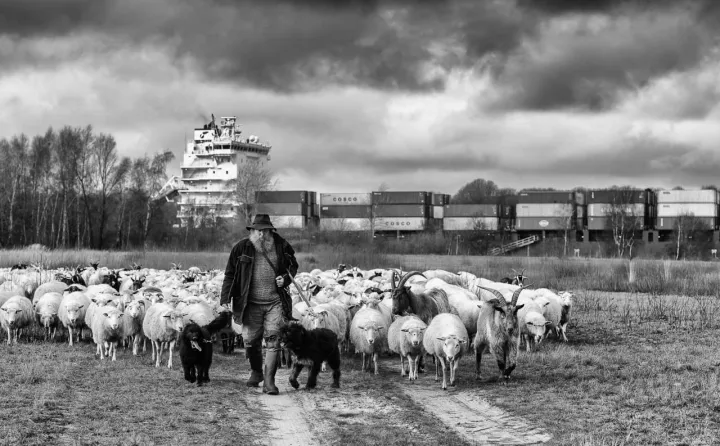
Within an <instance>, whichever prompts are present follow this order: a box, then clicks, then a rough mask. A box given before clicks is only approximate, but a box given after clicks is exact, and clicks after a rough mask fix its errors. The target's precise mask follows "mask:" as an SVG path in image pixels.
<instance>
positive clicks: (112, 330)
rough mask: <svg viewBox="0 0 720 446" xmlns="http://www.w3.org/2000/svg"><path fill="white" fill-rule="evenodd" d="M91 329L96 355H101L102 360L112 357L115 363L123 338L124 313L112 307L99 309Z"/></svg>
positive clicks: (107, 306) (106, 306)
mask: <svg viewBox="0 0 720 446" xmlns="http://www.w3.org/2000/svg"><path fill="white" fill-rule="evenodd" d="M90 329H91V330H92V333H93V341H94V342H95V345H96V346H97V347H96V348H97V350H96V354H99V355H100V359H101V360H102V359H105V356H106V355H107V356H112V361H115V358H116V353H117V344H118V342H119V341H120V340H122V338H123V313H122V311H120V310H118V309H117V308H116V307H114V306H112V305H105V306H102V307H98V309H97V312H96V313H95V315H94V316H93V321H92V326H91V327H90Z"/></svg>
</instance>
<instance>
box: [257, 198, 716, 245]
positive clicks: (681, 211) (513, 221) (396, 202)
mask: <svg viewBox="0 0 720 446" xmlns="http://www.w3.org/2000/svg"><path fill="white" fill-rule="evenodd" d="M256 203H257V204H256V208H255V211H256V213H265V214H269V215H270V216H271V217H272V220H273V224H275V226H276V227H278V228H284V229H291V228H292V229H305V228H313V227H314V228H319V229H321V230H327V231H373V232H377V233H383V232H397V233H398V234H399V233H401V232H402V233H406V232H417V231H427V230H442V231H489V232H500V231H509V232H517V233H525V234H527V235H531V234H534V233H543V234H545V233H546V232H560V231H568V230H572V231H577V232H580V231H583V232H585V231H586V232H585V233H586V234H592V233H603V232H608V231H610V230H611V229H612V227H613V224H614V223H613V220H614V219H617V218H618V217H617V216H618V215H622V216H623V218H625V219H626V222H627V221H632V222H633V223H632V224H633V225H634V226H635V227H636V228H637V229H638V230H644V231H658V232H667V231H673V230H674V229H675V226H676V224H677V221H678V219H679V218H682V217H684V216H686V215H694V216H695V217H696V219H699V220H700V221H702V222H703V224H704V229H707V230H717V229H718V207H719V206H720V193H718V191H716V190H714V189H703V190H657V191H655V190H652V189H612V190H586V191H578V190H574V191H538V192H521V193H519V194H516V195H504V196H498V197H488V198H486V199H484V200H483V202H482V203H472V204H454V203H450V195H448V194H439V193H433V192H426V191H403V192H398V191H376V192H369V193H317V192H313V191H258V192H257V194H256ZM586 240H587V239H586Z"/></svg>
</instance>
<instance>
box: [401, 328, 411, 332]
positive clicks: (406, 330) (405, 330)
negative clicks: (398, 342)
mask: <svg viewBox="0 0 720 446" xmlns="http://www.w3.org/2000/svg"><path fill="white" fill-rule="evenodd" d="M400 331H404V332H405V333H407V332H408V331H410V330H409V329H407V328H402V329H400Z"/></svg>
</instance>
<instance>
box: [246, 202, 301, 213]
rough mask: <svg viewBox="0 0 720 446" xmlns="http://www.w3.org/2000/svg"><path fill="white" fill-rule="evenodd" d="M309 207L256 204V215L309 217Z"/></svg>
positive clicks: (291, 204)
mask: <svg viewBox="0 0 720 446" xmlns="http://www.w3.org/2000/svg"><path fill="white" fill-rule="evenodd" d="M307 210H308V207H307V205H305V204H302V203H256V204H255V213H256V214H268V215H270V216H273V215H307Z"/></svg>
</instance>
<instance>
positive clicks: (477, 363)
mask: <svg viewBox="0 0 720 446" xmlns="http://www.w3.org/2000/svg"><path fill="white" fill-rule="evenodd" d="M484 348H485V346H483V345H480V346H478V347H476V348H475V379H476V380H478V379H480V361H481V360H482V352H483V349H484Z"/></svg>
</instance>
